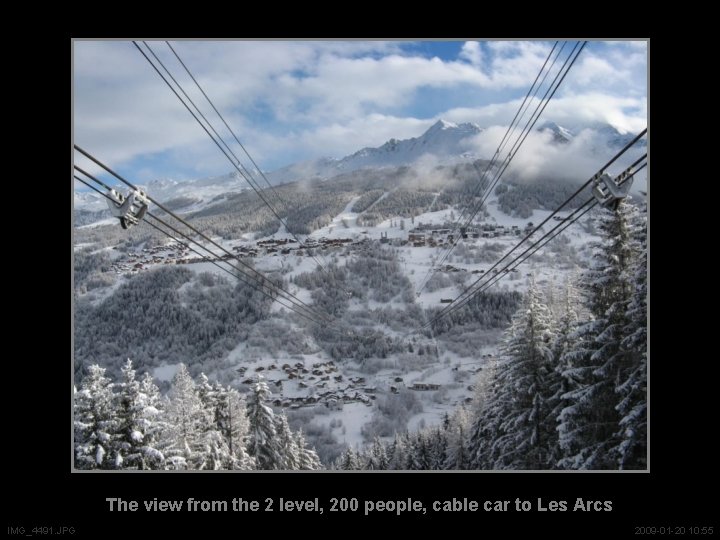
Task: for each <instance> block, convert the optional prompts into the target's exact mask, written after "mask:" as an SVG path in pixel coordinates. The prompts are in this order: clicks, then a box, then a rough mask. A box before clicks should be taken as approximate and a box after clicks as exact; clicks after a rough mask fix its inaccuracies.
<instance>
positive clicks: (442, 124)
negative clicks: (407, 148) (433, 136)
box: [425, 118, 458, 134]
mask: <svg viewBox="0 0 720 540" xmlns="http://www.w3.org/2000/svg"><path fill="white" fill-rule="evenodd" d="M457 127H458V125H457V124H453V123H452V122H448V121H447V120H443V119H442V118H441V119H440V120H438V121H437V122H435V123H434V124H433V125H432V126H430V128H429V129H428V130H427V131H426V132H425V133H426V134H427V133H431V132H435V131H441V130H444V129H454V128H457Z"/></svg>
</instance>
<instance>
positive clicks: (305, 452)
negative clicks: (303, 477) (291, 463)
mask: <svg viewBox="0 0 720 540" xmlns="http://www.w3.org/2000/svg"><path fill="white" fill-rule="evenodd" d="M295 446H296V447H297V449H298V467H297V468H298V469H300V470H302V471H316V470H319V469H322V468H323V465H322V461H320V458H319V457H318V455H317V452H315V450H313V449H312V448H311V447H309V446H308V445H307V441H306V440H305V435H303V432H302V430H298V431H297V432H296V433H295Z"/></svg>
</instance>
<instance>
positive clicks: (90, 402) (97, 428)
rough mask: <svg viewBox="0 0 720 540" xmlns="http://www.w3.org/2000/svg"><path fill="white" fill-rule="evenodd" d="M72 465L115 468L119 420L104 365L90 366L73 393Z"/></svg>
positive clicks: (90, 467)
mask: <svg viewBox="0 0 720 540" xmlns="http://www.w3.org/2000/svg"><path fill="white" fill-rule="evenodd" d="M74 424H75V467H76V468H78V469H114V468H118V467H120V466H121V465H122V460H121V459H120V460H119V461H120V463H119V464H118V463H116V461H118V460H117V456H115V455H113V453H114V452H113V449H114V448H115V438H116V433H117V431H118V419H117V414H116V410H115V396H114V394H113V391H112V383H111V382H110V379H108V378H107V377H106V376H105V368H101V367H100V366H98V365H92V366H90V368H89V369H88V374H87V375H86V376H85V379H84V380H83V383H82V386H81V387H80V390H79V391H78V392H77V393H76V394H75V416H74Z"/></svg>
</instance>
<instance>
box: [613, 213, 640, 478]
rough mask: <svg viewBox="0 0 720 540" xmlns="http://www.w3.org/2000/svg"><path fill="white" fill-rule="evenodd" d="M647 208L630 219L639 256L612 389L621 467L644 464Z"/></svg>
mask: <svg viewBox="0 0 720 540" xmlns="http://www.w3.org/2000/svg"><path fill="white" fill-rule="evenodd" d="M646 211H647V209H645V211H644V212H642V214H641V215H640V216H638V217H637V218H636V219H635V220H634V222H633V232H634V236H635V237H636V238H637V241H638V244H639V249H640V257H639V258H638V260H637V263H636V265H635V268H634V271H633V272H634V276H633V286H632V291H633V293H632V296H631V298H630V301H629V303H628V304H627V309H626V313H625V318H626V321H627V324H626V326H625V327H624V328H623V331H622V335H623V336H624V337H623V338H622V341H621V342H620V348H621V351H622V352H623V354H624V362H623V365H622V368H621V371H620V373H619V376H618V384H617V385H616V388H615V391H616V393H617V394H618V398H619V402H618V404H617V405H616V409H617V412H618V414H619V415H620V422H619V429H618V431H617V433H615V436H614V440H615V441H616V446H615V447H614V448H613V449H612V450H611V452H612V455H613V458H614V459H615V460H616V462H617V465H618V467H619V468H620V469H646V468H647V369H648V365H647V295H648V289H647V222H646Z"/></svg>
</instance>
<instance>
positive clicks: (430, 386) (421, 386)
mask: <svg viewBox="0 0 720 540" xmlns="http://www.w3.org/2000/svg"><path fill="white" fill-rule="evenodd" d="M410 389H411V390H420V391H428V390H439V389H440V385H439V384H434V383H418V382H416V383H413V385H412V386H411V387H410Z"/></svg>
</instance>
